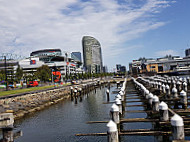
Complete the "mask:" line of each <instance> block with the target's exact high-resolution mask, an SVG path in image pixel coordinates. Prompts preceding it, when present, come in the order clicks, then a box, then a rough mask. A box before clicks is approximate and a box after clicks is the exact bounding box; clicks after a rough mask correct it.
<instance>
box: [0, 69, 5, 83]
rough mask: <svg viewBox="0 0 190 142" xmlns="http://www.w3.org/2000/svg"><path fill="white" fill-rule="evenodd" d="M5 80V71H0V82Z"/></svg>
mask: <svg viewBox="0 0 190 142" xmlns="http://www.w3.org/2000/svg"><path fill="white" fill-rule="evenodd" d="M3 80H5V71H4V70H1V71H0V81H3Z"/></svg>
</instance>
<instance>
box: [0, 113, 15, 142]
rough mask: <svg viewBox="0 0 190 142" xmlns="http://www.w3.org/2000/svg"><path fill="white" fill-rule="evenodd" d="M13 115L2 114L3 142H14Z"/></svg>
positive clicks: (0, 124) (0, 125)
mask: <svg viewBox="0 0 190 142" xmlns="http://www.w3.org/2000/svg"><path fill="white" fill-rule="evenodd" d="M13 124H14V116H13V113H2V114H0V129H2V134H3V142H13V141H14V139H13Z"/></svg>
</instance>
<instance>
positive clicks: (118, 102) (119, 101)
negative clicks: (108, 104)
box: [115, 98, 122, 115]
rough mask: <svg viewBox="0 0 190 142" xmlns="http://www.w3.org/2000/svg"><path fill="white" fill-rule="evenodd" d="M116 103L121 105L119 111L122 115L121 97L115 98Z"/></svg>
mask: <svg viewBox="0 0 190 142" xmlns="http://www.w3.org/2000/svg"><path fill="white" fill-rule="evenodd" d="M115 104H116V105H117V106H118V107H119V113H120V114H121V115H122V103H121V100H120V99H119V98H117V99H116V100H115Z"/></svg>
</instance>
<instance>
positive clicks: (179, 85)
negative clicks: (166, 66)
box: [177, 80, 181, 92]
mask: <svg viewBox="0 0 190 142" xmlns="http://www.w3.org/2000/svg"><path fill="white" fill-rule="evenodd" d="M177 90H178V92H180V91H181V82H180V81H179V80H178V81H177Z"/></svg>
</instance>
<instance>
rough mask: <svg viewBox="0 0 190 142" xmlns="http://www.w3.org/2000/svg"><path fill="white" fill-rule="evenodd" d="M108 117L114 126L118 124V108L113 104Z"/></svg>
mask: <svg viewBox="0 0 190 142" xmlns="http://www.w3.org/2000/svg"><path fill="white" fill-rule="evenodd" d="M110 117H111V120H113V121H114V122H115V123H116V124H119V122H120V119H119V107H118V106H117V105H116V104H115V103H114V104H113V105H112V106H111V110H110Z"/></svg>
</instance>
